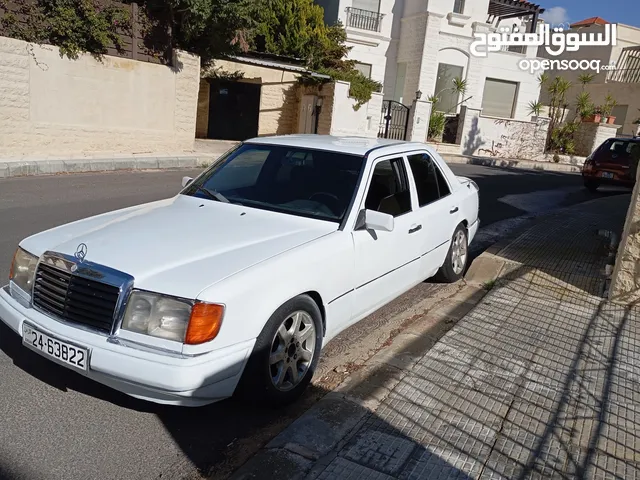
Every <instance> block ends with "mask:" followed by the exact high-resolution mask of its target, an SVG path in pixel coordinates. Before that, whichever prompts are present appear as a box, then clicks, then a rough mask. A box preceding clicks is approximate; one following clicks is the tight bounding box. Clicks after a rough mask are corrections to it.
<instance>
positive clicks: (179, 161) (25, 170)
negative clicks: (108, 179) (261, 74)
mask: <svg viewBox="0 0 640 480" xmlns="http://www.w3.org/2000/svg"><path fill="white" fill-rule="evenodd" d="M216 158H217V157H215V156H210V155H208V156H198V155H184V156H160V157H152V156H135V155H134V156H121V157H118V156H114V157H113V158H66V159H58V160H48V159H44V158H43V159H37V160H25V161H15V162H0V178H9V177H26V176H36V175H57V174H67V173H90V172H114V171H123V170H159V169H160V170H163V169H171V168H198V167H205V166H208V165H210V164H211V163H212V162H213V161H214V160H215V159H216Z"/></svg>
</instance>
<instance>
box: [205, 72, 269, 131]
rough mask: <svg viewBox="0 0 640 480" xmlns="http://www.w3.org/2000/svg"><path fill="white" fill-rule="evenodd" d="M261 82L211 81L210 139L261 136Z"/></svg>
mask: <svg viewBox="0 0 640 480" xmlns="http://www.w3.org/2000/svg"><path fill="white" fill-rule="evenodd" d="M259 116H260V84H256V83H245V82H232V81H228V80H212V81H211V82H210V89H209V129H208V134H207V137H208V138H213V139H216V140H246V139H248V138H253V137H256V136H258V119H259Z"/></svg>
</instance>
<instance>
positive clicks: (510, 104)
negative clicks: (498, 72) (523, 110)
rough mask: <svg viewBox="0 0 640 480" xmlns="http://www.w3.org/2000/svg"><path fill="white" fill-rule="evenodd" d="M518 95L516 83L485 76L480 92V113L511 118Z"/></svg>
mask: <svg viewBox="0 0 640 480" xmlns="http://www.w3.org/2000/svg"><path fill="white" fill-rule="evenodd" d="M517 96H518V83H516V82H508V81H506V80H498V79H497V78H487V79H486V81H485V83H484V92H483V94H482V115H485V116H487V117H500V118H513V113H514V109H515V104H516V97H517Z"/></svg>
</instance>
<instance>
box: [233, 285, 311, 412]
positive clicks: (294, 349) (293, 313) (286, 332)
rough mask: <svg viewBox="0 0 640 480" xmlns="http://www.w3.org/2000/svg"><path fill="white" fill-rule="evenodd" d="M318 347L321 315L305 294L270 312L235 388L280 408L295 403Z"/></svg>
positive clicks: (303, 388) (306, 383)
mask: <svg viewBox="0 0 640 480" xmlns="http://www.w3.org/2000/svg"><path fill="white" fill-rule="evenodd" d="M321 346H322V316H321V314H320V310H319V308H318V305H317V304H316V302H314V301H313V299H311V298H310V297H309V296H307V295H300V296H298V297H295V298H293V299H292V300H289V301H288V302H287V303H285V304H284V305H282V306H281V307H280V308H278V310H276V311H275V312H274V314H273V315H272V316H271V318H270V319H269V321H268V322H267V324H266V325H265V326H264V328H263V329H262V332H261V333H260V335H259V336H258V339H257V340H256V344H255V347H254V349H253V352H252V353H251V357H250V358H249V361H248V363H247V366H246V368H245V371H244V373H243V374H242V380H241V381H240V385H239V386H238V390H239V393H240V395H242V396H243V397H245V399H247V400H249V401H251V402H252V403H255V402H265V403H268V404H270V405H272V406H281V405H286V404H288V403H291V402H293V401H294V400H296V399H297V398H298V397H299V396H300V395H302V393H303V392H304V390H305V388H306V387H307V385H308V384H309V382H310V381H311V377H312V376H313V372H314V370H315V368H316V365H317V363H318V358H319V356H320V348H321Z"/></svg>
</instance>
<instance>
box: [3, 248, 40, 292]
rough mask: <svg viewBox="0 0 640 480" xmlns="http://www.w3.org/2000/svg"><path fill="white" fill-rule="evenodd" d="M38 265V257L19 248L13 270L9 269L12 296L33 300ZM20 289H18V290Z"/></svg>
mask: <svg viewBox="0 0 640 480" xmlns="http://www.w3.org/2000/svg"><path fill="white" fill-rule="evenodd" d="M37 264H38V257H36V256H34V255H31V254H30V253H29V252H27V251H26V250H23V249H22V248H20V247H18V249H17V250H16V253H15V255H14V256H13V261H12V262H11V268H10V269H9V288H10V290H11V296H13V297H14V298H18V297H20V298H22V299H24V300H27V301H30V300H31V290H32V288H33V276H34V274H35V271H36V265H37ZM16 287H18V289H19V290H18V289H16Z"/></svg>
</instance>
